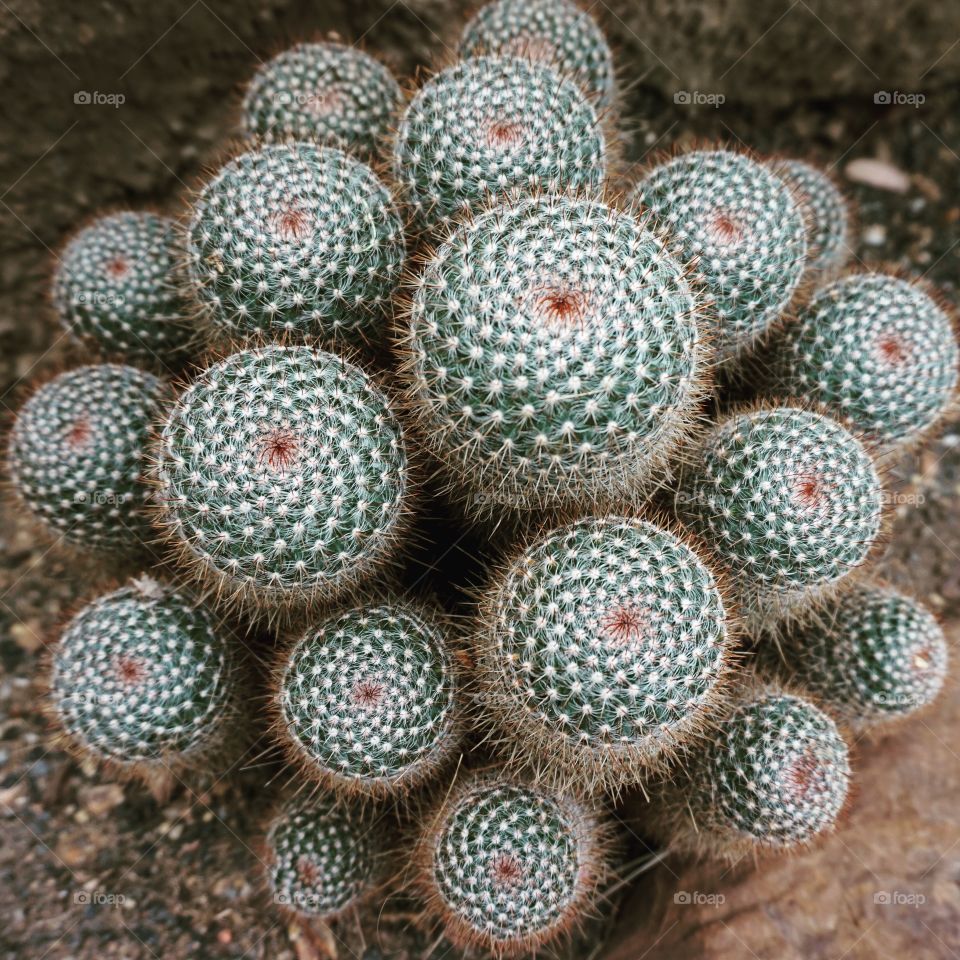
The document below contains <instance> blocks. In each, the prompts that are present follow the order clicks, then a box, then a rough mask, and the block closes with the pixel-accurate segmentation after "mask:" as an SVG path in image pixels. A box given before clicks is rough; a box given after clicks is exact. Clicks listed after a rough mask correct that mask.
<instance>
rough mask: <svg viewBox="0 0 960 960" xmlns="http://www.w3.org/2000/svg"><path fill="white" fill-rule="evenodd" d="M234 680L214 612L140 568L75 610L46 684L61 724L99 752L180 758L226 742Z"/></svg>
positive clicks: (138, 758) (109, 756) (141, 759)
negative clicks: (118, 586)
mask: <svg viewBox="0 0 960 960" xmlns="http://www.w3.org/2000/svg"><path fill="white" fill-rule="evenodd" d="M233 682H234V681H233V671H232V663H231V658H230V655H229V650H228V647H227V644H226V643H225V642H224V639H223V637H222V636H221V635H220V634H219V633H218V631H217V630H216V629H215V627H214V624H213V621H212V619H211V617H210V615H209V614H208V613H206V612H205V611H204V610H203V609H202V608H200V607H197V606H195V605H193V604H191V603H189V602H188V601H187V600H186V599H185V598H183V597H181V596H180V595H178V594H177V593H175V592H174V591H172V590H170V589H169V588H167V587H164V586H161V585H160V584H158V583H157V582H156V581H155V580H152V579H151V578H149V577H141V578H139V579H134V580H133V581H131V583H130V584H129V585H128V586H125V587H122V588H121V589H119V590H115V591H114V592H113V593H108V594H106V595H105V596H102V597H100V598H99V599H98V600H95V601H94V602H93V603H91V604H89V605H87V606H86V607H84V608H83V609H82V610H81V611H80V613H79V614H77V616H76V617H74V619H73V620H72V621H71V622H70V624H69V625H68V626H67V628H66V630H65V631H64V633H63V635H62V636H61V638H60V641H59V643H58V644H57V646H56V648H55V650H54V654H53V668H52V673H51V678H50V688H51V698H52V703H53V708H54V712H55V714H56V716H57V718H58V720H59V722H60V724H61V727H62V729H63V731H64V732H65V733H66V734H67V735H68V736H69V737H70V739H71V740H72V741H73V742H74V743H75V744H77V745H78V746H80V747H81V748H83V749H85V750H87V751H89V752H90V753H91V754H92V755H93V756H94V757H95V758H97V759H99V760H108V761H111V762H113V763H116V764H120V765H132V764H163V765H168V764H175V765H176V764H182V763H187V762H189V761H190V760H191V759H193V758H195V757H198V756H206V755H208V754H209V752H210V751H211V750H212V749H214V748H216V747H219V746H221V744H222V742H223V739H224V737H225V736H226V734H227V729H226V728H227V725H228V722H229V719H230V716H231V709H230V708H231V705H232V704H233V703H234V692H233V689H232V684H233Z"/></svg>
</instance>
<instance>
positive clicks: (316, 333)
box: [187, 142, 406, 343]
mask: <svg viewBox="0 0 960 960" xmlns="http://www.w3.org/2000/svg"><path fill="white" fill-rule="evenodd" d="M405 250H406V247H405V241H404V237H403V225H402V223H401V221H400V218H399V216H398V215H397V213H396V212H395V210H394V209H393V205H392V202H391V199H390V194H389V193H388V191H387V189H386V187H385V186H384V185H383V184H382V183H381V182H380V180H379V179H378V178H377V176H376V174H374V172H373V171H372V170H371V169H370V168H369V167H368V166H367V165H366V164H364V163H362V162H361V161H359V160H357V159H355V158H353V157H351V156H348V155H347V154H345V153H343V152H342V151H341V150H337V149H334V148H332V147H323V146H317V145H315V144H310V143H296V142H292V143H288V144H271V145H265V146H262V147H258V148H255V149H252V150H250V151H248V152H246V153H243V154H241V155H240V156H238V157H236V158H234V159H233V160H231V161H230V162H229V163H227V164H226V166H224V167H223V168H222V169H221V170H220V171H219V173H217V175H216V176H215V177H214V178H213V179H212V180H211V181H210V182H209V183H208V184H207V185H206V186H205V187H204V188H203V190H202V192H201V193H200V195H199V197H198V198H197V200H196V202H195V204H194V207H193V212H192V216H191V220H190V225H189V230H188V239H187V256H188V269H189V275H190V282H191V284H192V288H193V294H194V296H195V297H196V298H197V299H198V300H199V302H200V303H201V305H202V306H203V308H204V313H205V316H206V319H207V321H208V324H209V326H210V329H211V332H212V335H213V336H214V338H216V339H220V340H243V339H245V338H253V339H262V338H264V337H267V338H269V337H277V336H287V337H298V338H305V337H319V338H321V339H324V340H329V341H334V342H337V343H343V342H347V343H360V342H368V341H369V342H373V343H377V342H379V341H380V340H382V339H383V337H382V328H383V326H384V322H385V321H384V312H385V309H386V305H387V303H388V302H389V299H390V296H391V294H392V293H393V290H394V288H395V286H396V284H397V283H398V281H399V279H400V273H401V269H402V267H403V263H404V257H405Z"/></svg>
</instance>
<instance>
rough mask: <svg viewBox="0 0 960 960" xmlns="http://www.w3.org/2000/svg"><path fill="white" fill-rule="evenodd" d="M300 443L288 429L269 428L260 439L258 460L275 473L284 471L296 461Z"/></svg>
mask: <svg viewBox="0 0 960 960" xmlns="http://www.w3.org/2000/svg"><path fill="white" fill-rule="evenodd" d="M299 450H300V444H299V442H298V441H297V438H296V437H295V436H294V435H293V433H292V432H291V431H290V430H271V431H270V432H269V433H267V434H265V435H264V436H263V437H262V438H261V440H260V456H259V458H258V462H259V463H260V465H261V466H266V467H267V468H269V469H270V470H273V471H274V472H276V473H286V471H287V470H288V469H289V468H290V467H292V466H293V464H294V463H295V462H296V459H297V454H298V453H299Z"/></svg>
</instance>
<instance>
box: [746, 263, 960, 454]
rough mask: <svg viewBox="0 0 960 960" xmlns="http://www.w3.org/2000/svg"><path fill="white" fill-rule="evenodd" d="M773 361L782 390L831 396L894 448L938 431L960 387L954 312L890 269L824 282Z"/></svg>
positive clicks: (833, 405) (827, 402)
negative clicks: (936, 425) (889, 272)
mask: <svg viewBox="0 0 960 960" xmlns="http://www.w3.org/2000/svg"><path fill="white" fill-rule="evenodd" d="M765 360H766V361H767V362H768V363H769V365H770V367H771V376H772V385H773V388H774V389H775V390H776V391H777V393H778V395H780V396H795V397H802V398H804V399H805V400H808V401H811V402H813V403H818V404H822V405H823V406H824V407H826V408H827V409H829V410H831V411H832V412H833V413H835V415H836V416H837V417H840V418H842V419H844V420H845V421H849V422H850V423H851V425H852V426H853V428H854V429H855V430H857V432H858V433H860V434H862V435H864V436H866V437H868V438H870V439H871V440H872V441H874V442H875V443H877V444H879V445H882V446H885V447H889V446H893V445H897V444H899V443H905V442H906V443H908V442H910V441H912V440H915V439H916V438H917V436H918V435H919V434H921V433H922V432H923V431H924V430H927V429H929V428H930V427H931V426H932V425H933V424H934V423H936V421H937V420H938V419H939V418H940V417H941V416H942V415H943V413H944V412H945V411H946V410H947V408H948V407H949V406H950V404H951V402H952V401H953V399H954V397H955V394H956V389H957V365H958V349H957V338H956V335H955V333H954V329H953V323H952V320H951V318H950V316H949V315H948V314H947V313H946V311H944V310H942V309H941V308H940V306H939V305H938V304H937V303H936V302H935V301H934V300H933V298H932V297H930V296H929V295H928V294H926V293H925V292H924V291H923V290H922V289H920V288H919V287H918V286H915V285H913V284H910V283H907V282H906V281H905V280H901V279H899V278H897V277H893V276H888V275H885V274H881V273H859V274H853V275H851V276H848V277H844V278H843V279H842V280H838V281H836V282H835V283H832V284H830V285H829V286H826V287H824V288H823V289H821V290H819V291H818V292H817V294H816V296H815V297H814V298H813V300H812V301H811V302H810V303H809V304H808V305H807V306H806V307H804V309H803V310H801V311H800V313H799V315H798V316H797V317H796V318H795V319H794V320H792V321H791V322H789V323H788V324H786V326H785V327H784V329H783V330H782V332H781V333H780V335H779V336H778V337H777V338H776V339H775V340H774V342H773V344H772V349H771V352H769V353H768V354H767V355H766V356H765Z"/></svg>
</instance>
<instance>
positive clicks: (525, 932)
mask: <svg viewBox="0 0 960 960" xmlns="http://www.w3.org/2000/svg"><path fill="white" fill-rule="evenodd" d="M419 860H420V866H421V870H422V874H423V875H422V877H421V881H422V885H423V888H424V893H425V894H426V899H427V900H428V903H429V906H430V907H431V908H432V909H433V910H434V911H435V912H436V913H437V914H438V916H439V917H440V918H441V920H442V922H443V923H444V928H445V933H446V935H447V937H448V939H450V940H451V941H452V942H453V943H454V944H455V945H457V946H460V947H470V946H477V947H481V948H485V949H488V950H492V951H493V952H494V954H495V955H497V956H514V955H519V954H525V953H527V952H529V951H535V950H536V949H537V948H538V947H540V946H542V945H544V944H547V943H549V942H550V941H552V940H555V939H556V938H557V937H558V936H560V935H562V934H563V933H565V932H566V931H567V930H569V929H570V927H571V926H575V925H576V924H577V923H578V922H579V920H580V919H581V918H582V916H583V915H584V912H585V911H586V910H588V909H589V907H590V904H589V900H590V898H591V896H592V895H593V893H594V890H595V888H596V885H597V883H598V881H599V880H600V879H601V877H602V876H603V873H604V850H603V842H602V840H601V835H600V827H599V824H598V822H597V820H596V819H595V817H594V816H592V815H591V814H590V813H588V812H587V810H586V808H585V807H582V806H581V805H580V804H578V803H577V802H575V801H574V800H572V799H571V798H569V797H566V796H563V795H557V794H553V793H552V792H550V791H547V790H544V789H542V788H532V787H528V786H523V785H520V784H515V783H512V782H511V781H509V780H502V779H498V778H495V777H489V778H481V779H479V780H476V781H470V782H468V783H466V784H464V785H463V786H462V787H460V789H459V790H457V791H455V792H454V794H453V795H452V797H450V798H448V799H447V800H446V801H445V803H444V804H443V806H442V807H441V809H440V810H439V812H438V813H437V815H436V816H435V818H434V820H433V823H432V824H431V826H430V828H429V829H428V830H427V832H426V835H425V838H424V841H423V843H422V847H421V850H420V857H419Z"/></svg>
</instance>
